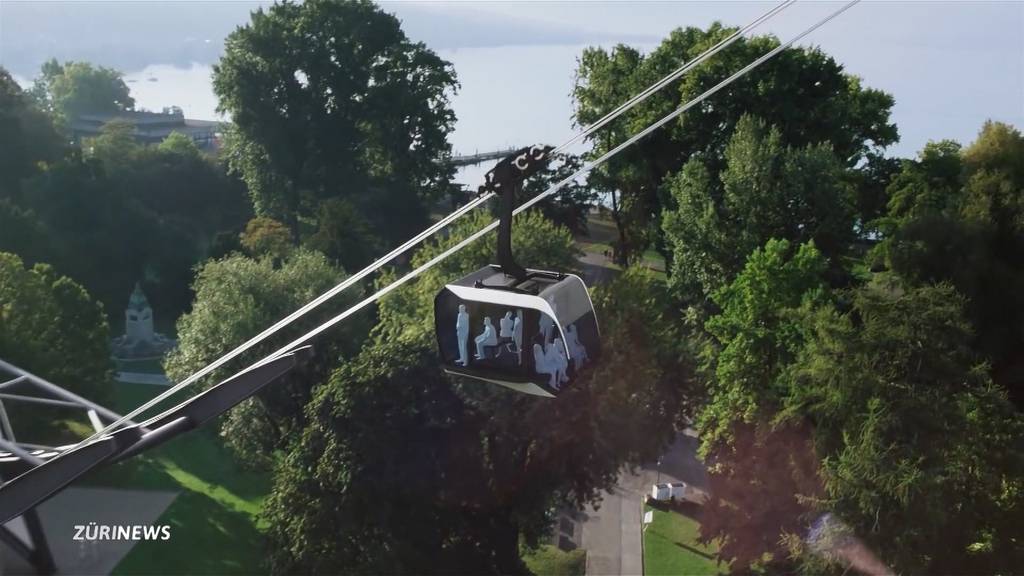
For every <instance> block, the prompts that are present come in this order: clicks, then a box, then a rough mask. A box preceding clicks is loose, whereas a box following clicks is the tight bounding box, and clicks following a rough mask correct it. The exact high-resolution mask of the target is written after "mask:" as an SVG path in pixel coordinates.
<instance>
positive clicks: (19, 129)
mask: <svg viewBox="0 0 1024 576" xmlns="http://www.w3.org/2000/svg"><path fill="white" fill-rule="evenodd" d="M63 153H64V147H63V142H61V138H60V136H59V135H58V133H57V131H56V129H54V127H53V122H52V121H51V120H50V118H48V117H47V115H46V114H45V113H44V112H43V111H42V110H39V109H38V108H37V107H36V106H35V104H34V103H33V102H32V100H31V98H29V97H28V95H27V94H25V93H24V91H22V89H21V87H20V86H18V83H17V82H15V81H14V78H12V77H11V75H10V74H9V73H8V72H7V70H4V69H3V68H0V199H2V198H16V197H17V196H18V191H19V184H20V182H21V180H23V179H25V178H28V177H30V176H32V175H34V174H36V173H37V172H38V170H39V167H40V164H42V163H46V162H52V161H55V160H57V159H59V158H60V157H61V156H63Z"/></svg>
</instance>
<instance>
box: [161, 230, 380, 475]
mask: <svg viewBox="0 0 1024 576" xmlns="http://www.w3.org/2000/svg"><path fill="white" fill-rule="evenodd" d="M274 260H275V259H274V258H261V259H259V260H254V259H252V258H247V257H245V256H241V255H233V256H228V257H226V258H224V259H222V260H212V261H208V262H207V263H206V264H204V265H203V266H202V267H201V268H199V270H198V272H197V275H196V278H195V282H194V284H193V291H194V292H195V295H196V296H195V301H194V302H193V303H192V310H191V311H190V312H188V313H186V314H184V315H182V316H181V318H180V319H179V320H178V330H177V332H178V347H177V348H175V349H174V350H173V351H172V352H171V353H170V354H169V355H168V357H167V359H166V361H165V363H164V367H165V369H166V371H167V375H168V376H169V377H170V378H171V379H173V380H177V381H181V380H183V379H185V378H187V377H188V376H190V375H192V374H193V373H194V372H196V371H198V370H199V369H201V368H202V367H204V366H206V365H207V364H209V363H210V362H212V361H214V360H216V359H217V358H219V357H220V356H221V355H222V354H226V353H227V352H229V351H230V350H232V349H234V348H235V347H236V346H238V345H239V344H241V343H243V342H245V341H246V340H248V339H249V338H251V337H253V336H255V335H256V334H258V333H260V332H261V331H263V330H264V329H265V328H267V327H269V326H270V325H272V324H273V323H275V322H277V321H278V320H280V319H281V318H284V317H285V316H287V315H288V314H290V313H291V312H293V311H294V310H296V309H297V308H299V307H301V306H303V305H305V304H306V303H307V302H309V301H310V300H313V299H314V298H316V297H317V296H319V295H320V294H322V293H323V292H326V291H327V290H328V289H330V288H331V287H333V286H334V285H335V284H337V283H338V282H340V281H341V280H342V279H343V277H344V273H343V272H342V271H341V270H340V269H339V268H337V267H335V266H332V265H331V264H330V263H328V262H327V260H326V258H324V257H323V255H321V254H318V253H316V252H311V251H308V250H303V249H296V250H295V251H294V252H292V253H291V254H290V255H289V256H288V257H287V258H285V259H284V260H283V261H279V265H278V266H275V264H274ZM358 296H359V294H358V291H357V290H353V291H350V292H347V293H345V294H344V295H342V296H338V297H336V298H335V299H334V300H332V301H330V302H329V303H325V304H323V305H322V306H320V307H319V308H318V309H317V311H315V312H311V313H310V314H308V315H306V316H305V317H303V318H302V319H300V320H297V321H296V322H294V323H293V324H291V325H290V326H289V327H288V328H285V329H282V330H281V331H280V332H278V333H277V334H276V335H275V336H274V337H271V338H269V339H267V340H265V341H264V342H262V343H261V344H259V345H257V346H254V347H253V349H252V350H250V351H249V352H246V353H245V354H243V355H241V356H240V357H239V358H237V359H235V360H233V361H232V362H229V363H228V364H226V365H225V366H224V367H222V368H220V369H218V370H216V371H215V372H213V373H212V374H211V375H210V376H209V377H208V378H207V379H205V380H204V385H205V386H209V385H213V384H215V383H217V382H219V381H221V380H223V379H225V378H227V377H229V376H231V375H232V374H234V373H235V372H237V371H239V370H241V369H243V368H244V367H246V366H248V365H249V364H251V363H252V362H255V361H256V360H258V359H260V358H262V357H263V356H265V355H267V354H269V353H271V352H273V351H274V350H276V349H278V348H279V347H281V346H283V345H284V344H286V343H288V342H290V341H292V340H293V339H294V338H296V337H298V336H299V335H301V334H304V333H306V332H307V331H309V330H311V329H313V328H314V327H316V326H317V325H318V324H319V323H320V322H322V321H323V320H324V319H326V318H329V317H330V316H333V315H334V314H337V313H338V312H340V311H341V310H343V309H345V308H346V307H348V306H349V305H351V304H353V303H354V302H355V301H356V299H357V298H358ZM364 322H365V318H354V319H352V320H351V321H349V322H347V323H346V324H344V325H343V326H341V327H338V328H336V329H335V330H333V331H331V332H330V333H328V334H325V335H324V336H323V337H321V338H320V339H318V340H317V342H316V345H317V349H316V354H315V356H314V359H313V361H312V363H311V364H310V365H309V366H308V367H307V368H306V369H305V370H304V371H303V372H302V373H301V374H296V375H292V376H289V377H288V378H287V379H286V381H284V382H280V383H278V384H276V385H275V386H272V387H269V388H267V389H265V390H264V391H263V392H261V393H260V394H259V395H258V396H257V397H256V398H255V399H254V400H252V401H249V402H246V403H243V404H242V405H240V406H239V407H237V408H235V409H234V410H232V411H231V412H229V413H228V415H227V416H226V417H225V418H224V420H223V423H222V425H221V433H222V435H223V436H224V438H225V440H226V443H227V444H228V446H230V447H231V448H232V449H233V450H235V452H236V453H237V454H239V456H240V458H241V460H242V461H243V462H246V463H248V464H249V465H254V466H264V467H265V466H269V465H270V463H271V462H272V456H273V452H274V451H275V450H277V449H279V448H281V447H283V446H287V445H288V444H289V443H290V442H291V441H292V440H293V436H294V435H297V434H299V433H301V430H302V429H303V425H304V423H305V421H306V416H305V414H304V412H303V410H304V408H305V406H306V403H307V402H308V401H309V399H310V398H311V397H312V393H313V390H314V389H315V388H316V387H317V386H319V385H321V384H322V383H323V382H324V381H325V380H326V377H327V374H328V372H329V371H330V370H331V369H332V368H333V367H334V366H335V365H336V363H337V362H338V360H339V358H341V357H343V356H344V355H348V354H352V353H354V352H355V351H356V350H358V347H359V346H360V345H361V340H362V338H363V336H364V334H365V332H366V329H367V328H366V326H365V324H364Z"/></svg>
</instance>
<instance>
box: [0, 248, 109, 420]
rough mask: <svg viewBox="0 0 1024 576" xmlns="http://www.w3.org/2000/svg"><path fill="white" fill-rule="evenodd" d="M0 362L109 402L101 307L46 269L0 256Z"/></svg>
mask: <svg viewBox="0 0 1024 576" xmlns="http://www.w3.org/2000/svg"><path fill="white" fill-rule="evenodd" d="M0 358H3V359H4V360H6V361H8V362H11V363H12V364H15V365H17V366H20V367H21V368H24V369H25V370H28V371H29V372H33V373H35V374H38V375H39V376H42V377H43V378H46V379H48V380H52V381H53V382H55V383H56V384H59V385H60V386H63V387H65V388H67V389H68V390H70V391H72V392H74V393H76V394H80V395H82V396H84V397H86V398H88V399H89V400H92V401H93V402H98V403H104V402H108V401H109V400H110V389H109V386H110V381H109V378H110V375H111V368H112V363H111V361H110V332H109V330H108V328H107V321H106V318H105V316H104V314H103V307H102V305H100V304H99V303H98V302H96V301H95V300H93V299H92V298H91V297H90V296H89V294H88V293H87V292H86V291H85V289H83V288H82V287H81V286H80V285H79V284H77V283H76V282H75V281H73V280H71V279H70V278H68V277H66V276H61V275H59V274H57V273H56V272H55V271H54V269H53V268H52V267H51V266H48V265H45V264H36V265H35V266H33V267H31V268H26V267H25V265H24V264H23V263H22V261H21V259H20V258H18V257H17V256H16V255H14V254H9V253H4V252H0Z"/></svg>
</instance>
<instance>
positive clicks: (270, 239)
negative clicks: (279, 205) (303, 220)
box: [240, 216, 294, 258]
mask: <svg viewBox="0 0 1024 576" xmlns="http://www.w3.org/2000/svg"><path fill="white" fill-rule="evenodd" d="M240 240H241V243H242V247H243V248H245V250H246V251H247V252H248V253H249V254H250V255H251V256H253V257H257V258H258V257H260V256H271V257H274V258H283V257H284V256H286V255H287V254H288V253H289V252H291V251H292V249H293V248H294V246H292V243H291V237H290V236H289V234H288V228H287V227H286V226H285V225H284V224H281V223H280V222H278V221H277V220H274V219H273V218H264V217H260V216H257V217H256V218H253V219H252V220H249V223H248V224H246V225H245V232H243V233H242V235H241V236H240Z"/></svg>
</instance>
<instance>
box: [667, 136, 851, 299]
mask: <svg viewBox="0 0 1024 576" xmlns="http://www.w3.org/2000/svg"><path fill="white" fill-rule="evenodd" d="M715 174H716V172H715V171H714V169H713V168H712V166H711V165H710V164H709V162H707V161H704V160H703V159H698V158H693V159H691V160H690V161H689V162H687V163H686V165H685V166H683V169H682V170H681V171H680V172H679V173H678V174H675V175H670V176H669V177H668V178H666V180H665V184H664V187H665V188H666V189H667V194H666V196H669V197H671V198H672V200H673V202H672V204H673V205H674V206H675V208H671V209H669V208H666V209H665V211H664V213H663V224H662V226H663V228H664V233H665V239H666V244H667V245H668V246H669V247H670V249H671V251H672V253H673V254H674V255H675V258H674V259H673V262H672V270H671V272H672V276H671V280H672V284H673V286H674V287H675V288H676V293H677V295H679V296H680V297H681V299H683V300H687V299H689V300H691V301H693V300H696V301H701V300H703V299H704V297H705V295H707V294H710V293H712V292H714V291H715V290H717V289H719V288H721V287H722V286H724V285H725V284H727V283H728V282H729V281H730V280H731V279H732V278H733V277H734V276H735V275H736V273H738V272H739V271H740V269H741V268H742V267H743V264H744V259H745V258H746V255H748V254H750V253H751V251H753V250H754V249H755V248H758V247H760V246H762V245H764V243H765V242H766V241H768V239H770V238H781V239H786V240H789V241H791V242H795V243H798V244H799V243H804V242H807V241H810V240H813V241H814V244H815V246H816V248H817V249H818V250H819V251H820V252H821V253H822V255H823V256H825V257H826V258H827V260H828V262H829V265H830V267H831V268H832V270H833V277H834V278H836V279H839V278H842V277H843V275H844V274H843V271H842V263H841V261H840V258H841V256H843V255H844V254H845V253H847V252H848V251H849V249H850V244H851V243H852V241H853V239H854V195H853V193H852V190H851V189H850V186H849V184H848V182H847V181H846V178H845V170H844V169H843V168H842V166H841V164H840V162H839V160H838V159H837V158H836V157H835V156H834V154H833V152H832V149H831V147H829V146H828V145H827V144H815V145H808V146H806V147H802V148H792V147H787V146H784V145H783V144H782V135H781V132H780V131H779V129H777V128H775V127H769V126H768V125H767V124H766V123H764V122H763V121H759V120H757V119H755V118H753V117H751V116H744V117H743V118H741V119H740V120H739V122H738V123H737V124H736V130H735V132H733V135H732V138H731V139H730V140H729V144H728V146H727V147H726V149H725V167H724V168H723V169H722V170H721V171H719V172H717V177H716V175H715Z"/></svg>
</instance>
